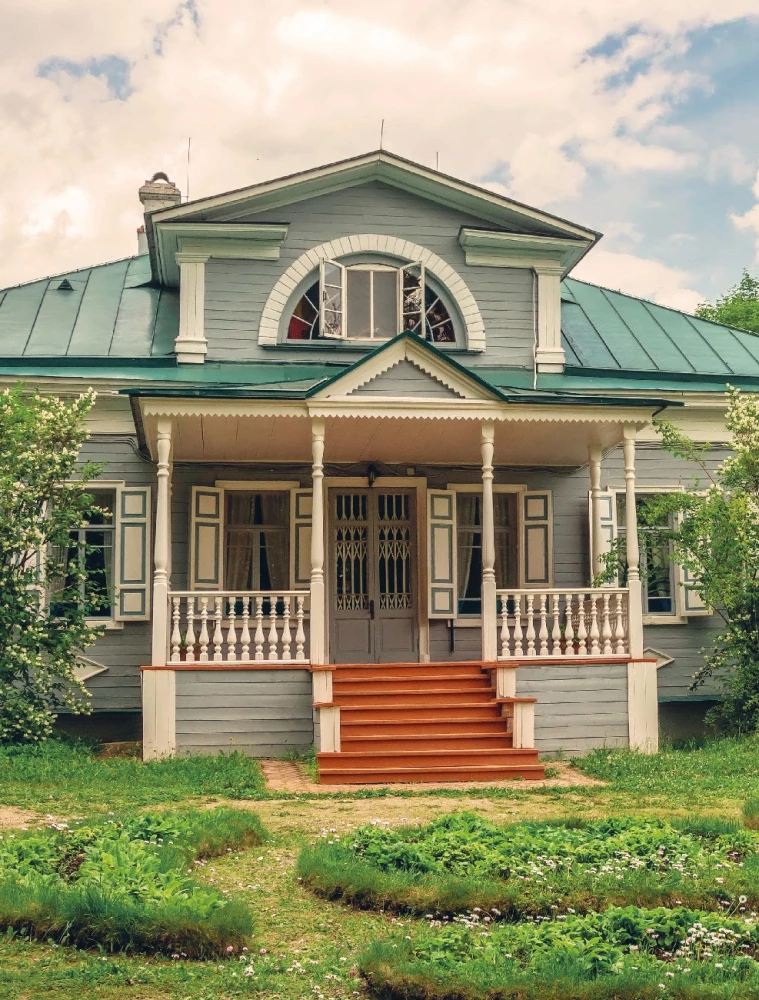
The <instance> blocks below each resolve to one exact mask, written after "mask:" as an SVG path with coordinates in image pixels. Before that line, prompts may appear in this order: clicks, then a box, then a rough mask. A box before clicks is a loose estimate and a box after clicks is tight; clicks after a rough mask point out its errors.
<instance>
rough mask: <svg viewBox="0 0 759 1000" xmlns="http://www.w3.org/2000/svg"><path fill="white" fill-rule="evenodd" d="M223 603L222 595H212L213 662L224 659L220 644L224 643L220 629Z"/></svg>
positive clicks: (219, 661)
mask: <svg viewBox="0 0 759 1000" xmlns="http://www.w3.org/2000/svg"><path fill="white" fill-rule="evenodd" d="M223 603H224V598H223V597H214V599H213V617H214V620H215V622H216V624H215V625H214V629H213V658H214V662H215V663H221V661H222V660H223V659H224V655H223V653H222V645H223V643H224V633H223V632H222V631H221V619H222V618H223V611H224V609H223V608H222V604H223Z"/></svg>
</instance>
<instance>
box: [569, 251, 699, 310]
mask: <svg viewBox="0 0 759 1000" xmlns="http://www.w3.org/2000/svg"><path fill="white" fill-rule="evenodd" d="M572 277H573V278H580V279H581V280H582V281H590V282H592V283H593V284H596V285H603V286H604V288H612V289H614V290H618V291H621V292H627V294H628V295H635V296H638V297H640V298H643V299H651V300H652V301H653V302H659V303H661V305H665V306H671V307H672V308H673V309H682V310H684V311H685V312H693V310H694V309H695V308H696V306H697V305H698V304H699V302H703V301H704V297H705V296H704V295H702V294H701V293H700V292H697V291H696V290H695V289H693V288H690V287H689V283H690V281H691V280H692V279H691V275H689V274H688V273H687V272H686V271H684V270H682V269H680V268H677V267H670V266H669V265H667V264H664V263H662V261H660V260H652V259H650V258H647V257H637V256H636V255H635V254H631V253H615V252H613V251H611V250H602V249H601V248H600V247H596V248H595V249H594V250H592V251H591V253H589V254H588V255H587V257H585V258H584V259H583V260H582V261H581V262H580V263H579V264H578V265H577V267H576V268H575V269H574V271H573V272H572Z"/></svg>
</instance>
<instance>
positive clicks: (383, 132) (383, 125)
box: [380, 118, 385, 149]
mask: <svg viewBox="0 0 759 1000" xmlns="http://www.w3.org/2000/svg"><path fill="white" fill-rule="evenodd" d="M384 136H385V119H384V118H383V119H382V123H381V124H380V149H382V140H383V138H384Z"/></svg>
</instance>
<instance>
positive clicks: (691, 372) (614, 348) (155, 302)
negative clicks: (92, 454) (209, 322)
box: [0, 255, 759, 395]
mask: <svg viewBox="0 0 759 1000" xmlns="http://www.w3.org/2000/svg"><path fill="white" fill-rule="evenodd" d="M178 324H179V299H178V293H177V292H176V291H173V290H170V289H165V288H159V287H157V286H156V285H154V284H153V283H152V282H151V275H150V265H149V260H148V257H147V255H142V256H138V257H127V258H125V259H123V260H117V261H113V262H111V263H108V264H101V265H99V266H97V267H91V268H84V269H81V270H78V271H69V272H66V273H65V274H59V275H56V276H54V277H49V278H43V279H41V280H39V281H33V282H29V283H27V284H23V285H18V286H16V287H14V288H7V289H4V290H0V374H5V375H7V376H18V377H19V378H28V377H33V376H35V375H38V376H40V377H44V376H60V377H68V378H82V379H98V380H99V379H115V380H124V381H127V382H132V381H134V382H139V383H140V384H146V383H147V384H151V385H157V384H163V385H177V384H181V385H183V386H188V387H189V386H197V387H203V386H209V385H215V386H217V387H219V386H222V385H226V386H227V387H228V388H229V389H230V390H231V389H233V388H234V387H235V386H242V387H247V388H248V389H256V388H260V389H261V390H262V391H270V392H272V393H274V392H287V393H290V392H291V391H295V390H296V389H297V391H303V392H305V391H307V390H308V389H310V388H312V387H314V386H316V385H317V384H319V383H322V382H323V381H324V380H325V379H328V378H330V377H331V376H333V375H335V373H336V372H340V371H343V370H345V369H346V368H348V367H349V365H348V364H346V363H345V362H334V361H332V362H330V361H326V360H323V359H322V357H320V358H319V359H318V360H316V359H314V362H313V363H303V362H290V361H286V360H283V359H280V358H278V359H277V360H276V361H275V360H271V361H269V360H267V361H263V362H257V363H253V362H206V363H205V364H204V365H182V366H178V365H177V364H176V361H175V358H174V354H173V350H174V340H175V337H176V334H177V330H178ZM562 333H563V339H564V347H565V349H566V354H567V368H566V370H565V372H564V374H562V375H547V374H541V375H540V376H539V378H538V385H537V389H538V390H539V391H548V392H552V393H562V392H568V393H576V394H578V395H579V394H583V395H588V394H590V393H596V394H599V395H604V394H605V393H608V392H627V391H633V392H640V391H646V392H651V391H656V392H670V391H681V390H682V391H704V392H709V391H721V390H723V389H724V386H725V383H726V382H730V383H732V384H734V385H737V386H744V387H745V388H756V387H757V385H759V336H757V335H755V334H752V333H747V332H745V331H743V330H736V329H733V328H730V327H726V326H721V325H720V324H719V323H710V322H708V321H706V320H702V319H697V318H696V317H694V316H689V315H687V314H685V313H682V312H678V311H677V310H675V309H668V308H667V307H665V306H660V305H657V304H655V303H652V302H647V301H645V300H644V299H637V298H633V297H632V296H630V295H625V294H623V293H622V292H615V291H611V290H610V289H607V288H601V287H599V286H597V285H591V284H588V283H587V282H584V281H577V280H576V279H574V278H567V279H566V280H565V281H564V282H563V284H562ZM441 353H444V355H445V357H446V358H447V360H448V361H449V362H452V363H456V361H455V359H453V358H452V356H451V352H449V351H446V352H441ZM480 361H484V362H485V364H484V365H483V364H481V363H480V364H478V365H477V366H476V371H475V369H474V367H468V366H467V354H466V352H460V354H459V360H458V364H459V366H460V367H461V368H463V369H465V370H466V372H467V374H468V375H470V376H472V377H474V378H479V379H480V380H481V381H482V382H483V383H484V384H485V385H487V386H488V387H489V388H491V389H492V390H493V391H494V392H495V394H496V395H498V394H501V395H504V394H507V393H517V394H525V393H529V392H531V391H533V384H532V379H533V375H532V372H531V371H528V370H526V369H523V368H513V367H506V366H499V367H495V366H490V365H488V364H487V357H485V358H482V359H480ZM296 383H297V386H296Z"/></svg>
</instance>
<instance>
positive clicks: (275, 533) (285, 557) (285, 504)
mask: <svg viewBox="0 0 759 1000" xmlns="http://www.w3.org/2000/svg"><path fill="white" fill-rule="evenodd" d="M261 520H262V522H263V531H262V535H263V538H262V549H263V551H262V556H261V576H262V579H263V576H264V567H266V568H267V569H268V576H269V586H270V587H271V589H272V590H289V587H290V528H289V520H290V494H289V493H262V494H261Z"/></svg>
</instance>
